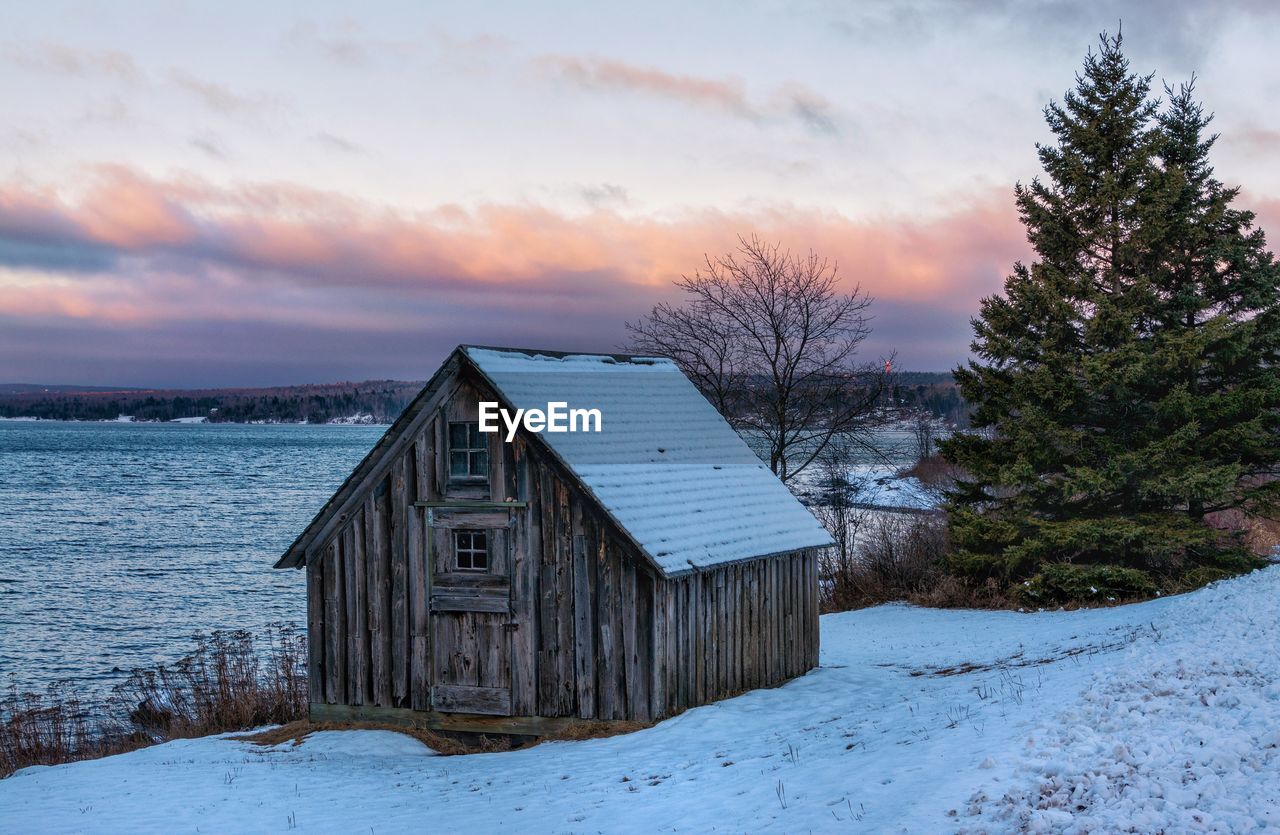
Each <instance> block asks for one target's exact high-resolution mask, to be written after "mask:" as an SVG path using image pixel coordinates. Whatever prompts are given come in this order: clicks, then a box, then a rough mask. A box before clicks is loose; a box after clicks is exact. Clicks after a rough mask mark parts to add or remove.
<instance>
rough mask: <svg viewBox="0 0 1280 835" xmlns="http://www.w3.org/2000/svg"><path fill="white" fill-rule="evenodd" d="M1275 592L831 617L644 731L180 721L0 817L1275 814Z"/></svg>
mask: <svg viewBox="0 0 1280 835" xmlns="http://www.w3.org/2000/svg"><path fill="white" fill-rule="evenodd" d="M1277 590H1280V567H1273V568H1269V569H1267V570H1265V571H1261V572H1257V573H1255V574H1253V575H1250V576H1249V577H1245V578H1241V579H1238V580H1233V581H1230V582H1226V583H1222V584H1219V585H1218V586H1216V587H1213V588H1210V589H1205V590H1202V591H1200V592H1197V593H1194V594H1191V595H1186V596H1182V597H1175V598H1166V599H1164V600H1157V601H1153V602H1150V603H1145V604H1140V605H1135V606H1126V607H1121V608H1115V609H1101V610H1092V611H1081V612H1049V613H1039V614H1032V615H1021V614H1017V613H1012V612H968V611H964V612H954V611H951V612H948V611H934V610H924V609H913V608H911V607H907V606H896V605H895V606H881V607H877V608H875V609H867V610H863V611H860V612H850V613H844V614H839V615H830V616H826V617H824V618H823V623H822V630H823V631H822V639H823V649H822V667H821V668H820V669H818V670H815V671H813V672H811V673H810V674H809V675H807V676H804V677H803V678H800V679H797V680H795V681H792V682H790V683H788V684H786V685H785V686H783V687H779V688H777V689H774V690H764V691H755V692H752V693H748V694H746V695H743V696H740V697H738V698H736V699H731V700H728V701H725V702H721V703H718V704H715V705H709V706H706V707H701V708H697V709H695V710H691V711H689V712H687V713H685V714H683V715H681V716H678V717H676V718H674V719H671V720H668V721H666V722H663V723H661V724H660V725H658V726H656V727H654V728H650V729H647V730H644V731H640V732H638V733H634V734H629V735H625V736H619V737H613V738H611V739H600V740H590V741H585V742H557V743H547V744H544V745H540V746H537V747H534V748H530V749H526V750H523V751H514V752H509V753H502V754H480V755H472V756H466V757H437V756H434V755H432V753H431V752H430V751H429V750H427V749H426V748H425V747H423V746H422V745H420V744H419V743H417V742H415V741H413V740H410V739H408V738H406V737H402V736H400V735H398V734H392V733H387V732H371V731H355V732H327V733H322V734H316V735H314V736H313V737H311V738H310V739H309V740H308V741H307V742H305V743H304V744H303V745H301V746H299V747H296V748H294V747H291V746H287V745H286V746H280V747H278V748H275V749H267V750H263V749H260V748H256V747H254V746H252V745H249V744H247V743H243V742H236V741H232V740H228V739H225V738H206V739H199V740H183V741H177V742H172V743H169V744H166V745H162V746H158V747H155V748H152V749H148V750H143V751H137V752H134V753H131V754H126V755H122V756H118V757H111V758H108V759H104V760H99V761H96V762H86V763H75V764H71V765H66V766H56V767H51V768H49V767H41V768H31V769H26V770H24V771H22V772H19V773H18V774H16V775H14V776H13V777H11V778H10V779H8V780H3V781H0V829H3V830H5V831H13V832H46V831H87V832H117V831H146V832H193V831H196V829H197V828H198V829H199V830H200V831H204V832H210V831H218V832H245V831H248V832H276V831H283V830H287V829H290V828H296V830H297V831H302V832H352V831H366V832H367V831H373V832H375V833H384V832H401V831H411V830H412V831H435V832H439V831H466V832H491V831H498V830H500V829H506V828H509V829H516V830H518V831H522V832H597V831H607V832H648V831H655V830H660V831H661V830H665V831H683V832H709V831H726V832H741V831H752V832H754V831H777V832H782V831H787V832H797V831H799V832H803V831H815V832H843V831H890V832H895V831H901V832H913V833H914V832H952V831H972V832H1003V831H1018V830H1022V829H1030V830H1033V831H1038V830H1045V831H1071V830H1072V829H1073V828H1074V829H1075V830H1076V831H1085V830H1091V831H1113V830H1117V829H1121V830H1122V829H1124V828H1125V827H1127V826H1131V827H1132V828H1133V831H1143V832H1146V831H1155V830H1158V829H1161V828H1164V829H1165V830H1166V831H1171V832H1172V831H1195V830H1203V831H1237V832H1239V831H1250V830H1251V829H1252V830H1260V829H1263V828H1265V827H1268V826H1270V827H1276V826H1280V818H1277V814H1280V806H1278V805H1277V804H1278V803H1280V801H1277V800H1276V797H1277V794H1278V793H1277V792H1276V791H1275V786H1276V780H1277V778H1278V777H1280V754H1278V749H1277V748H1276V745H1277V743H1278V742H1280V738H1278V737H1277V729H1280V654H1277V652H1276V650H1277V649H1280V646H1278V644H1280V595H1277V593H1276V592H1277ZM1038 807H1043V808H1038ZM1197 816H1198V817H1197Z"/></svg>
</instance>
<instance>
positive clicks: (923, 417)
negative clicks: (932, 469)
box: [911, 409, 934, 464]
mask: <svg viewBox="0 0 1280 835" xmlns="http://www.w3.org/2000/svg"><path fill="white" fill-rule="evenodd" d="M911 434H912V437H913V439H914V440H915V453H916V463H917V464H918V463H920V462H921V461H923V460H925V459H926V458H929V457H930V456H932V455H933V443H934V439H933V434H934V432H933V416H932V415H931V414H929V413H928V412H926V411H924V410H923V409H921V410H919V411H917V412H916V413H915V415H914V416H913V420H912V424H911Z"/></svg>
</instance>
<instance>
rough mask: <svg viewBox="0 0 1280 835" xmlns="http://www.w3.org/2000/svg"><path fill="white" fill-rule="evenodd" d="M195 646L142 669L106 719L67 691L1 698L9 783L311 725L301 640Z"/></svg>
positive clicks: (0, 735)
mask: <svg viewBox="0 0 1280 835" xmlns="http://www.w3.org/2000/svg"><path fill="white" fill-rule="evenodd" d="M195 640H196V648H195V650H194V651H193V652H192V653H190V654H189V655H187V656H186V657H185V658H183V659H181V660H180V661H178V662H177V663H176V664H174V665H172V666H165V665H160V666H157V667H153V668H148V669H137V670H134V671H133V672H132V674H130V676H129V678H128V679H127V680H126V681H125V682H123V683H122V684H120V685H119V686H118V687H116V689H115V691H114V692H113V694H112V696H111V698H110V700H109V701H108V702H107V704H106V706H105V714H94V713H91V712H90V711H89V709H88V707H87V706H86V705H84V704H83V703H82V702H81V700H80V699H79V697H78V696H77V695H76V693H75V691H74V690H73V689H72V688H71V687H70V685H66V684H63V685H57V686H55V687H53V688H51V689H50V690H49V692H48V693H45V694H37V693H19V692H17V691H16V690H15V691H13V692H11V693H10V694H9V695H8V696H7V697H6V698H3V699H0V777H6V776H8V775H9V774H12V773H13V772H14V771H16V770H17V769H19V768H25V767H27V766H30V765H55V764H58V763H65V762H73V761H77V760H86V759H94V758H97V757H103V756H107V755H110V754H119V753H123V752H125V751H132V750H136V749H138V748H145V747H146V746H148V745H154V744H156V743H158V742H164V741H166V740H169V739H179V738H183V737H195V736H207V735H209V734H216V733H223V732H225V731H231V730H244V729H248V728H252V727H255V726H261V725H268V724H277V723H288V722H292V721H294V720H296V719H298V718H300V717H304V716H306V713H307V684H306V647H305V639H304V638H303V637H302V636H301V635H298V634H296V633H294V632H293V630H292V629H290V628H288V627H285V626H282V625H275V626H273V627H272V628H271V629H270V630H268V632H267V633H266V634H265V635H264V636H263V637H261V638H259V639H257V640H255V639H254V637H253V636H252V635H251V634H249V633H247V632H239V631H238V632H225V633H223V632H215V633H214V634H213V635H209V636H205V635H197V636H196V638H195Z"/></svg>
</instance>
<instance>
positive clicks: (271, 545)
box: [0, 421, 385, 695]
mask: <svg viewBox="0 0 1280 835" xmlns="http://www.w3.org/2000/svg"><path fill="white" fill-rule="evenodd" d="M384 430H385V427H378V426H373V427H369V426H291V425H285V426H244V425H228V424H199V425H190V424H188V425H183V424H144V423H137V424H135V423H119V424H113V423H58V422H50V421H39V422H18V421H0V685H3V686H4V687H5V688H6V689H7V688H8V686H10V685H16V686H18V687H19V688H21V689H36V690H39V689H43V688H44V687H45V686H46V685H48V684H49V683H51V682H53V681H56V680H59V679H70V680H73V681H75V682H76V683H77V684H78V685H80V686H81V688H82V690H83V691H84V692H86V693H88V694H91V695H104V694H105V693H106V692H107V691H109V689H110V686H111V685H113V684H114V683H116V682H118V681H120V680H121V679H123V678H124V677H125V675H126V674H127V672H128V670H129V669H130V668H131V667H134V666H140V665H150V664H153V663H155V662H158V661H164V662H169V661H173V660H175V659H176V658H178V657H180V656H181V655H183V654H184V653H186V652H187V651H188V650H189V649H190V647H191V645H192V642H191V635H192V634H194V633H195V632H197V631H204V632H209V631H212V630H215V629H238V628H243V629H249V630H253V631H255V632H257V631H261V630H262V628H263V627H265V626H266V625H267V624H269V623H271V622H274V621H285V622H291V623H294V624H296V625H298V626H301V625H302V624H303V623H304V622H305V612H306V583H305V578H304V576H303V573H302V572H300V571H295V570H291V569H290V570H280V571H277V570H274V569H272V567H271V565H272V563H273V562H274V561H275V560H276V559H277V558H278V557H279V555H280V554H281V553H282V552H283V551H284V549H285V548H286V547H288V545H289V543H290V542H292V541H293V538H294V537H295V536H297V534H298V533H299V532H301V530H302V528H303V527H304V526H305V525H306V523H307V522H308V521H310V519H311V517H312V515H314V514H315V512H316V511H317V510H318V509H319V508H320V506H321V505H322V504H323V503H324V501H325V500H326V499H327V498H328V497H329V496H330V495H331V494H332V493H333V491H334V490H336V489H337V487H338V485H339V484H341V483H342V480H343V479H344V478H346V476H347V474H348V473H349V472H350V471H351V470H352V469H353V468H354V467H355V465H356V464H357V463H358V462H359V461H360V459H361V458H362V457H363V456H364V454H365V453H366V452H368V450H369V449H370V448H371V447H372V446H373V444H374V442H376V441H377V439H378V437H379V436H380V435H381V434H382V432H383V431H384Z"/></svg>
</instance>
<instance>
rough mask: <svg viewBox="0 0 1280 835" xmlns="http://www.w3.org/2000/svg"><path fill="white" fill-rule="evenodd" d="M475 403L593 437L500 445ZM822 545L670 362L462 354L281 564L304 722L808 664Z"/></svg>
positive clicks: (525, 715) (465, 714) (718, 684)
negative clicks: (544, 414)
mask: <svg viewBox="0 0 1280 835" xmlns="http://www.w3.org/2000/svg"><path fill="white" fill-rule="evenodd" d="M481 402H494V403H497V404H499V405H500V407H501V408H504V409H507V410H509V411H510V412H512V413H514V411H515V410H516V409H531V408H537V409H546V407H547V404H548V403H552V402H561V403H567V404H568V406H569V407H570V408H584V409H598V410H599V411H600V417H601V420H600V427H599V428H600V431H598V432H594V431H573V432H533V431H529V430H528V429H525V428H521V429H519V430H518V431H517V432H516V434H515V436H514V437H513V438H512V439H511V440H510V441H508V440H507V433H506V430H505V427H503V429H502V431H500V432H497V433H486V432H481V431H479V420H478V418H479V404H480V403H481ZM499 425H500V426H502V423H501V421H499ZM578 428H579V429H580V430H581V429H584V428H587V427H585V426H582V425H581V424H580V425H579V427H578ZM830 542H831V540H830V537H829V536H828V534H827V533H826V531H825V530H824V529H823V528H822V527H821V526H820V525H819V524H818V522H817V521H816V520H815V519H814V518H813V516H812V515H811V514H810V513H809V511H808V510H807V509H805V507H804V506H803V505H801V504H800V503H799V502H798V501H797V500H796V499H795V498H794V497H793V496H792V495H791V493H790V492H789V491H788V490H787V489H786V487H785V486H783V485H782V483H781V482H779V481H778V480H777V479H776V478H775V477H774V476H773V474H772V473H771V472H770V471H769V469H768V468H767V467H766V466H764V464H762V463H761V462H760V460H759V458H758V457H757V456H756V455H755V454H754V453H753V452H752V451H751V450H750V449H749V448H748V447H747V445H746V444H745V443H744V442H743V441H742V439H741V438H740V437H739V436H738V434H737V433H736V432H734V431H733V429H732V428H730V426H729V425H728V424H727V423H726V422H725V421H724V419H723V418H721V416H720V415H719V414H718V413H717V412H716V411H715V409H714V408H713V407H712V406H711V405H710V404H709V403H708V402H707V401H706V399H705V398H703V397H702V395H701V394H699V392H698V391H697V389H696V388H695V387H694V386H693V384H692V383H690V382H689V380H688V379H687V378H686V377H685V376H684V375H683V374H682V373H681V372H680V370H679V369H678V368H677V367H676V365H675V364H674V363H671V362H670V361H668V360H663V359H653V358H644V357H631V356H620V355H604V354H590V355H584V354H564V353H558V352H550V351H525V350H513V349H503V348H481V347H474V346H463V347H460V348H458V349H457V350H455V351H454V352H453V353H452V354H451V355H450V357H449V358H448V360H447V361H446V362H445V363H444V365H443V366H441V368H440V369H439V370H438V371H437V372H436V373H435V375H434V376H433V377H432V378H431V380H430V381H429V382H428V383H427V385H426V387H425V388H423V390H422V392H421V393H420V394H419V395H418V396H417V397H416V398H415V399H414V401H413V402H412V403H411V404H410V405H409V406H408V408H406V409H405V411H404V413H403V414H402V415H401V416H400V417H399V419H397V420H396V422H395V424H394V425H392V426H391V428H390V429H388V430H387V432H386V434H385V435H384V436H383V437H382V438H381V440H379V441H378V443H377V444H376V445H375V446H374V448H373V450H372V451H371V452H370V453H369V454H368V456H366V457H365V459H364V460H363V461H362V462H361V463H360V465H359V466H358V467H356V469H355V471H354V472H353V473H351V475H350V476H349V477H348V478H347V480H346V482H345V483H344V484H343V485H342V487H341V488H340V489H339V490H338V492H337V493H336V494H334V496H333V497H332V498H330V499H329V501H328V502H327V503H326V504H325V505H324V507H323V508H322V509H321V510H320V512H319V513H318V514H317V515H316V517H315V518H314V519H313V520H312V521H311V523H310V524H309V525H308V526H307V528H306V530H305V531H303V533H302V534H301V536H299V537H298V539H297V540H296V541H295V542H294V543H293V545H291V546H290V547H289V549H288V551H286V552H285V554H284V556H283V557H281V559H280V561H279V562H278V563H277V564H276V567H277V568H303V567H305V569H306V572H307V631H308V646H309V659H308V676H309V682H310V701H311V714H312V717H313V718H315V719H324V720H338V721H341V720H361V719H366V720H367V719H373V720H379V721H395V722H410V723H413V724H417V725H420V726H425V727H431V728H438V729H447V730H472V731H481V732H494V733H498V732H505V733H525V734H542V733H548V732H553V731H555V730H556V729H558V728H559V727H560V726H562V725H563V724H565V723H566V722H569V721H573V720H576V719H590V720H603V721H611V720H633V721H641V722H646V721H652V720H656V719H660V718H662V717H665V716H670V715H672V714H674V713H677V712H679V711H681V710H684V709H686V708H689V707H693V706H696V705H700V704H704V703H707V702H710V701H714V700H716V699H720V698H724V697H726V696H730V695H733V694H735V693H739V692H742V691H745V690H750V689H752V688H757V687H769V686H773V685H777V684H780V683H782V682H784V681H786V680H787V679H789V678H792V677H794V676H797V675H801V674H802V673H804V672H806V671H807V670H809V669H811V668H813V667H814V666H816V665H817V663H818V552H819V551H820V550H821V549H822V548H823V547H825V546H827V545H829V544H830Z"/></svg>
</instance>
